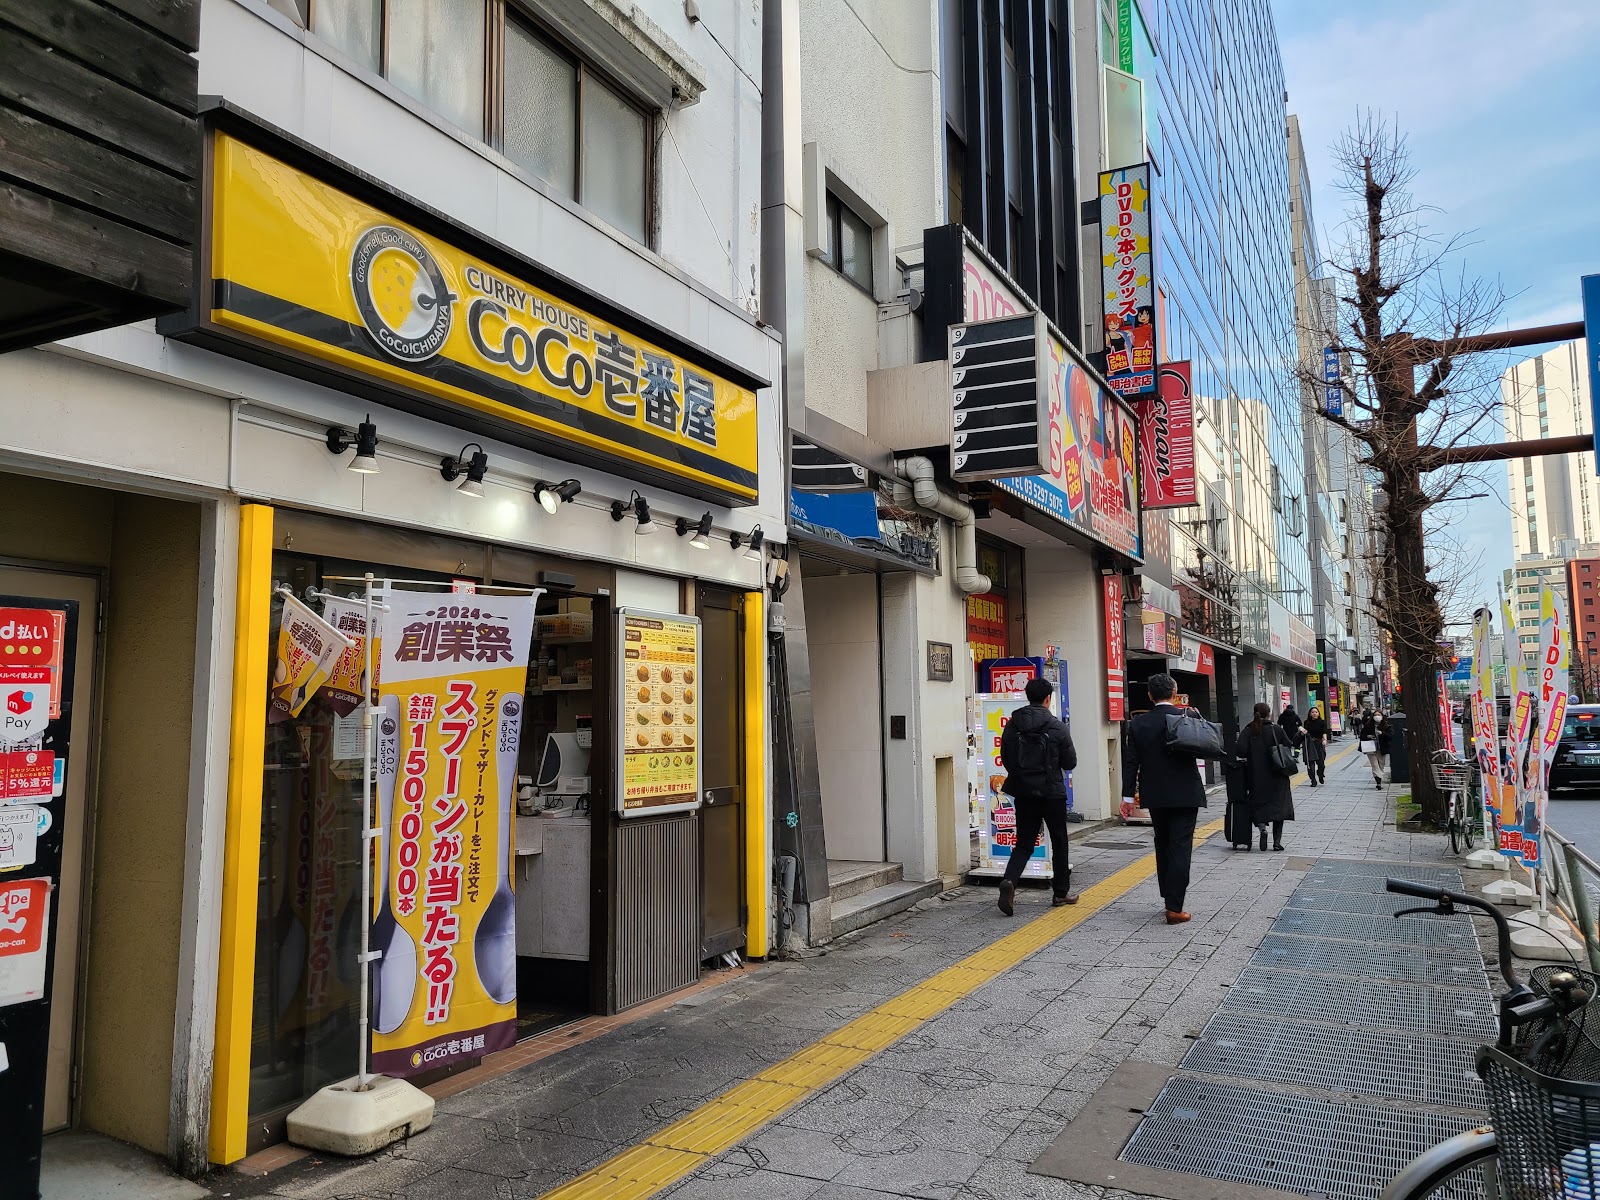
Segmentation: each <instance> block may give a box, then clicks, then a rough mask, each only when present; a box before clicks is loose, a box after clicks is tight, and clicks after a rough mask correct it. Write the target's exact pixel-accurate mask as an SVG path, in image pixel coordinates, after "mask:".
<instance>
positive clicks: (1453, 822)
mask: <svg viewBox="0 0 1600 1200" xmlns="http://www.w3.org/2000/svg"><path fill="white" fill-rule="evenodd" d="M1477 770H1478V768H1477V764H1476V763H1470V762H1465V761H1463V760H1462V759H1459V758H1456V757H1455V756H1454V755H1452V754H1451V753H1450V752H1449V751H1448V750H1436V751H1434V754H1433V782H1434V783H1435V784H1436V785H1437V786H1438V788H1439V790H1440V791H1442V792H1444V793H1445V794H1446V795H1447V797H1448V799H1449V803H1450V816H1449V821H1448V827H1449V830H1450V853H1451V854H1460V853H1462V846H1463V845H1464V846H1465V847H1466V849H1467V850H1468V851H1471V849H1472V839H1473V838H1474V837H1476V836H1477V834H1478V826H1479V824H1480V822H1481V818H1479V820H1476V821H1475V820H1473V817H1474V816H1476V815H1477V814H1475V813H1469V811H1468V810H1469V809H1471V808H1473V805H1472V803H1471V799H1470V797H1471V795H1472V791H1473V786H1472V781H1473V776H1474V775H1476V774H1477Z"/></svg>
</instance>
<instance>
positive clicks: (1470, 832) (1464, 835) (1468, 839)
mask: <svg viewBox="0 0 1600 1200" xmlns="http://www.w3.org/2000/svg"><path fill="white" fill-rule="evenodd" d="M1477 832H1478V827H1477V826H1476V825H1475V824H1473V821H1472V818H1471V817H1468V816H1463V817H1462V818H1461V840H1462V841H1464V842H1465V843H1466V844H1467V852H1468V853H1471V851H1472V839H1473V838H1474V837H1475V836H1476V835H1477Z"/></svg>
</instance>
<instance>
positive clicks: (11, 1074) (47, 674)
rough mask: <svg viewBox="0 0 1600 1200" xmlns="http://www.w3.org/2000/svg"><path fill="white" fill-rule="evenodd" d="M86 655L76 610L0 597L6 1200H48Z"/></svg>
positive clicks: (1, 1179) (0, 1035) (1, 1115)
mask: <svg viewBox="0 0 1600 1200" xmlns="http://www.w3.org/2000/svg"><path fill="white" fill-rule="evenodd" d="M77 645H78V602H77V601H76V600H56V599H40V598H35V597H26V596H0V1164H3V1165H0V1200H36V1197H37V1196H38V1194H39V1160H40V1155H41V1153H42V1147H43V1143H44V1093H45V1075H46V1070H47V1066H48V1056H49V1051H50V1005H51V1000H52V998H51V994H50V992H51V975H52V972H53V969H54V966H55V960H56V954H57V952H58V951H57V947H56V912H57V907H58V906H57V900H58V899H59V889H60V886H61V857H62V844H63V840H62V835H63V833H64V830H63V828H62V826H63V825H64V824H65V822H64V820H63V817H64V814H65V810H66V779H67V771H68V770H69V769H70V767H71V765H72V764H71V761H70V756H69V747H68V739H69V735H70V732H71V729H72V703H73V696H72V680H73V671H74V668H75V667H76V665H77V664H76V658H77ZM25 813H26V814H27V815H28V816H31V817H32V818H33V819H32V820H31V821H26V822H23V823H19V822H18V820H17V818H18V817H20V816H23V815H24V814H25ZM28 826H31V829H29V828H27V827H28ZM30 833H31V836H29V835H30ZM72 952H73V951H72V949H71V948H70V947H69V948H68V949H67V950H66V953H72ZM63 1002H64V1003H69V1002H70V998H68V999H66V1000H64V1001H63Z"/></svg>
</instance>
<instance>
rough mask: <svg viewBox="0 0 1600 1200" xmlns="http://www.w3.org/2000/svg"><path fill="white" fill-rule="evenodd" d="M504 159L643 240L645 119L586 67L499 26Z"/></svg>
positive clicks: (552, 46)
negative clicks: (503, 35) (502, 55)
mask: <svg viewBox="0 0 1600 1200" xmlns="http://www.w3.org/2000/svg"><path fill="white" fill-rule="evenodd" d="M505 47H506V48H505V139H504V141H505V155H506V157H507V158H509V159H511V160H512V161H513V162H515V163H516V164H517V165H518V166H521V167H525V168H527V170H529V171H530V172H532V173H533V174H534V175H537V176H538V177H539V178H540V179H542V180H544V181H545V182H546V183H548V184H550V186H552V187H554V188H555V189H556V190H557V191H559V192H561V193H562V194H563V195H567V196H570V197H571V198H572V199H574V200H576V201H577V202H578V203H579V204H581V205H583V206H584V207H585V208H587V209H589V210H590V211H591V212H593V213H594V214H595V215H596V216H598V217H600V218H602V219H603V220H605V221H608V222H610V223H611V224H612V225H615V226H616V227H617V228H618V229H620V230H622V232H624V233H626V234H628V235H629V236H630V237H633V238H635V239H637V240H639V241H644V240H645V229H646V224H647V213H648V201H649V194H648V193H649V182H648V181H649V146H650V138H649V131H650V119H649V117H648V116H646V115H645V113H644V112H643V111H642V110H640V109H639V108H638V107H636V106H635V105H633V104H632V103H631V102H630V101H628V100H627V99H625V98H624V97H623V96H622V94H621V93H619V92H618V91H617V90H616V89H615V88H613V87H611V86H610V85H609V84H608V83H606V82H605V81H604V80H603V79H601V78H600V76H599V74H598V73H597V72H596V71H595V70H594V69H593V68H591V67H590V66H588V64H586V63H584V62H583V61H582V60H581V59H578V58H576V57H574V56H572V55H570V54H568V53H567V52H566V51H565V49H564V48H562V47H561V46H559V45H557V44H556V43H555V42H554V41H553V40H551V39H549V38H546V37H544V36H543V35H541V34H540V33H539V32H538V31H536V30H534V29H533V28H532V27H530V26H528V25H525V24H523V23H522V22H521V21H516V20H512V21H507V22H506V39H505Z"/></svg>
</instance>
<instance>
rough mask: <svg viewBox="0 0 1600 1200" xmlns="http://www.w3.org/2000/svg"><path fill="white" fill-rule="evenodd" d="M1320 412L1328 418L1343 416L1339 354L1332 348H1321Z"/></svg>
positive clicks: (1342, 390)
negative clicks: (1322, 384) (1321, 387)
mask: <svg viewBox="0 0 1600 1200" xmlns="http://www.w3.org/2000/svg"><path fill="white" fill-rule="evenodd" d="M1322 382H1323V383H1324V384H1325V385H1326V386H1325V387H1323V389H1322V411H1323V412H1325V413H1327V414H1328V415H1329V416H1330V417H1342V416H1344V389H1343V388H1342V387H1340V386H1339V352H1338V351H1337V350H1335V349H1334V348H1333V347H1332V346H1324V347H1323V348H1322Z"/></svg>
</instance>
